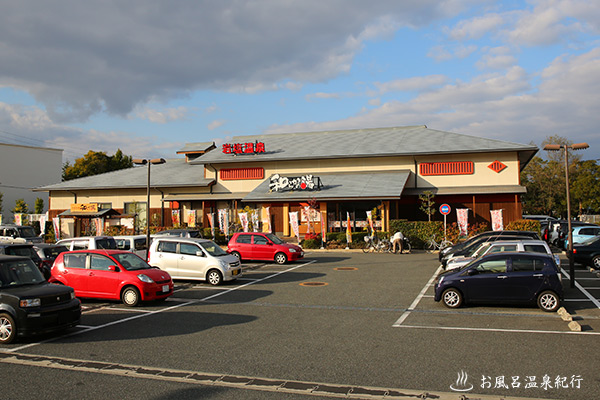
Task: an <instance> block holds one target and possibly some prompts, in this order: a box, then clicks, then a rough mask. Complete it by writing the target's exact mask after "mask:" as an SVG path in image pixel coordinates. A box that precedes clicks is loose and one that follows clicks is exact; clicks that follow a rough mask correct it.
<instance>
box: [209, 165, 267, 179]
mask: <svg viewBox="0 0 600 400" xmlns="http://www.w3.org/2000/svg"><path fill="white" fill-rule="evenodd" d="M219 172H220V177H221V179H222V180H224V181H232V180H242V179H263V178H264V177H265V169H264V168H226V169H222V170H220V171H219Z"/></svg>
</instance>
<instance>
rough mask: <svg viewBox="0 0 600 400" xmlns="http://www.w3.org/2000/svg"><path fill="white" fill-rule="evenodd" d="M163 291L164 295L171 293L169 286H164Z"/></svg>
mask: <svg viewBox="0 0 600 400" xmlns="http://www.w3.org/2000/svg"><path fill="white" fill-rule="evenodd" d="M162 291H163V293H167V292H168V291H169V285H163V289H162Z"/></svg>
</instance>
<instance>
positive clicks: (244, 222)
mask: <svg viewBox="0 0 600 400" xmlns="http://www.w3.org/2000/svg"><path fill="white" fill-rule="evenodd" d="M238 215H239V217H240V222H241V223H242V229H243V230H244V232H248V213H245V212H243V213H238Z"/></svg>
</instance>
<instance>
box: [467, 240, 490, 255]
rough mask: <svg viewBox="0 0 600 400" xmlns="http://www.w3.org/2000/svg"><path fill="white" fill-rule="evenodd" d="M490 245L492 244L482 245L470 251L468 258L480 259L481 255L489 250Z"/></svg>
mask: <svg viewBox="0 0 600 400" xmlns="http://www.w3.org/2000/svg"><path fill="white" fill-rule="evenodd" d="M491 245H492V244H491V243H490V242H488V243H483V244H482V245H481V246H479V247H477V248H476V249H475V250H473V251H471V252H470V254H468V257H473V258H479V257H481V255H482V254H484V253H485V252H486V251H487V249H489V248H490V246H491Z"/></svg>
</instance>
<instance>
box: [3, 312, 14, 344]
mask: <svg viewBox="0 0 600 400" xmlns="http://www.w3.org/2000/svg"><path fill="white" fill-rule="evenodd" d="M16 335H17V326H16V325H15V320H14V319H13V317H11V316H10V315H8V314H0V343H2V344H8V343H10V342H12V341H13V340H14V339H15V336H16Z"/></svg>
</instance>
